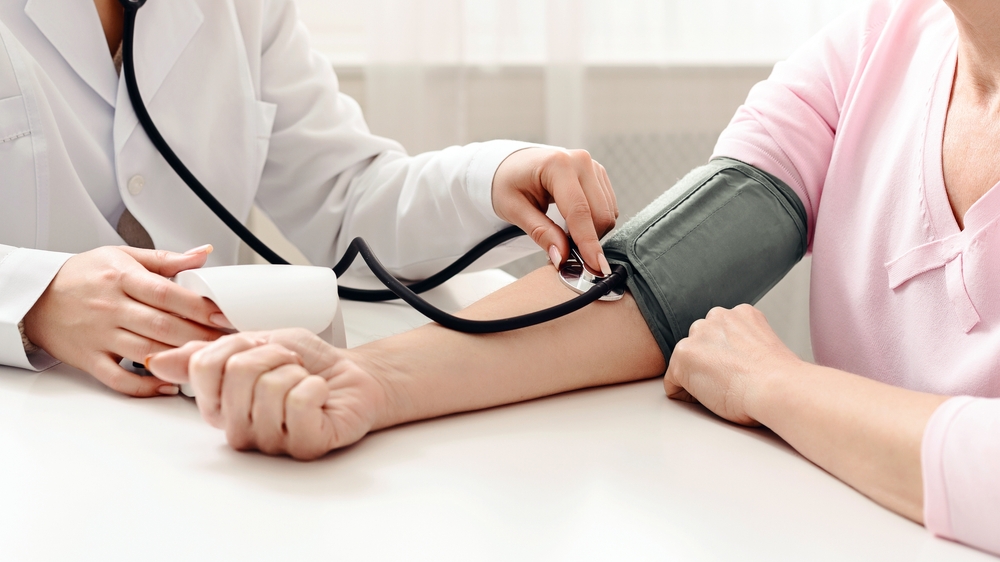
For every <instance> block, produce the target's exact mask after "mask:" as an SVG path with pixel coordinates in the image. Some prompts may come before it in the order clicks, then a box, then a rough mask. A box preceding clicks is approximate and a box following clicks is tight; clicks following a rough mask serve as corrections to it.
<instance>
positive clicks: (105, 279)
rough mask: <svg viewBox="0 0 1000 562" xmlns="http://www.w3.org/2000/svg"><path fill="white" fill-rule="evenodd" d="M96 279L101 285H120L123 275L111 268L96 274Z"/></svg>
mask: <svg viewBox="0 0 1000 562" xmlns="http://www.w3.org/2000/svg"><path fill="white" fill-rule="evenodd" d="M97 278H98V280H99V281H100V283H102V284H103V285H111V286H113V285H121V284H122V282H123V281H124V280H125V273H122V272H121V271H120V270H118V269H115V268H113V267H105V268H102V269H101V270H100V271H99V272H98V273H97Z"/></svg>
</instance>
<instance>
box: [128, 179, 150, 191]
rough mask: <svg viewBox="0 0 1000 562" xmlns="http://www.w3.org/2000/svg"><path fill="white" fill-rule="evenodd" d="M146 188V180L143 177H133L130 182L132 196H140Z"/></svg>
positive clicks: (129, 189) (129, 187)
mask: <svg viewBox="0 0 1000 562" xmlns="http://www.w3.org/2000/svg"><path fill="white" fill-rule="evenodd" d="M144 187H146V178H144V177H142V176H132V179H130V180H128V192H129V193H131V194H132V195H139V194H140V193H142V188H144Z"/></svg>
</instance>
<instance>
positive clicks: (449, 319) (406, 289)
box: [119, 0, 628, 334]
mask: <svg viewBox="0 0 1000 562" xmlns="http://www.w3.org/2000/svg"><path fill="white" fill-rule="evenodd" d="M119 1H120V2H121V4H122V6H123V7H124V8H125V29H124V35H123V38H122V68H123V71H124V73H125V84H126V86H127V88H128V95H129V99H130V100H131V102H132V108H133V109H134V110H135V113H136V116H137V117H138V118H139V123H140V124H141V125H142V128H143V130H145V132H146V135H147V136H148V137H149V140H150V141H152V143H153V146H155V147H156V149H157V150H158V151H159V152H160V154H161V155H162V156H163V158H164V159H165V160H166V161H167V163H168V164H170V167H171V168H173V170H174V171H175V172H176V173H177V175H178V176H180V178H181V179H182V180H183V181H184V183H185V184H187V186H188V187H189V188H191V191H193V192H194V194H195V195H197V196H198V198H199V199H201V201H202V202H203V203H205V205H207V206H208V208H209V209H211V210H212V212H213V213H215V215H216V216H217V217H219V219H220V220H221V221H222V222H224V223H225V224H226V226H227V227H229V229H230V230H232V231H233V233H234V234H236V235H237V236H238V237H239V238H240V240H242V241H243V242H244V243H246V245H247V246H249V247H250V249H252V250H253V251H255V252H257V254H259V255H260V256H261V257H262V258H264V259H265V260H267V261H268V262H269V263H271V264H275V265H288V262H287V261H285V260H284V259H283V258H282V257H281V256H279V255H278V254H277V253H275V252H274V251H273V250H271V249H270V248H269V247H267V245H266V244H264V243H263V242H261V241H260V239H258V238H257V237H256V236H255V235H254V234H253V233H252V232H250V230H249V229H248V228H247V227H246V226H244V225H243V223H241V222H240V221H239V220H237V219H236V217H234V216H233V215H232V214H231V213H230V212H229V211H228V210H227V209H226V208H225V207H224V206H223V205H222V203H220V202H219V200H218V199H216V198H215V196H213V195H212V194H211V193H210V192H209V191H208V190H207V189H206V188H205V186H203V185H202V184H201V182H199V181H198V178H196V177H195V176H194V174H192V173H191V171H190V170H188V169H187V166H185V165H184V163H183V162H181V160H180V158H178V157H177V155H176V154H174V151H173V150H172V149H171V148H170V145H169V144H167V141H166V140H164V138H163V136H162V135H160V132H159V130H158V129H157V128H156V125H155V124H153V120H152V118H151V117H150V116H149V112H148V111H147V110H146V104H145V103H144V102H143V100H142V96H141V95H140V94H139V86H138V84H137V82H136V78H135V59H134V58H133V42H134V39H135V18H136V14H137V13H138V11H139V8H141V7H142V6H143V5H144V4H145V3H146V0H119ZM519 236H524V232H522V231H521V230H520V229H519V228H517V227H514V226H512V227H509V228H506V229H504V230H501V231H500V232H498V233H496V234H494V235H493V236H490V237H489V238H487V239H486V240H484V241H482V242H481V243H479V244H478V245H476V246H475V247H474V248H472V249H471V250H469V252H468V253H466V254H465V255H464V256H462V257H461V258H459V259H458V261H456V262H455V263H453V264H451V265H450V266H448V267H447V268H445V269H443V270H442V271H440V272H438V273H437V274H435V275H433V276H431V277H429V278H427V279H425V280H423V281H418V282H416V283H412V284H410V285H404V284H403V283H401V282H400V281H399V280H398V279H396V278H395V277H393V276H392V274H391V273H389V272H388V271H387V270H386V269H385V267H384V266H383V265H382V263H381V262H379V260H378V258H377V257H376V256H375V254H374V252H372V250H371V248H370V247H369V246H368V244H367V243H366V242H365V241H364V240H363V239H362V238H355V239H354V240H353V241H352V242H351V244H350V246H348V248H347V252H346V253H345V254H344V257H343V258H341V259H340V261H339V262H338V263H337V265H336V266H335V267H334V268H333V271H334V273H335V274H336V275H337V278H338V279H339V278H340V277H341V276H343V274H344V273H345V272H346V271H347V269H348V268H349V267H350V266H351V264H352V263H353V262H354V260H355V258H357V256H358V255H359V254H360V255H361V257H362V259H364V261H365V263H366V264H368V267H369V269H371V271H372V273H374V274H375V277H377V278H378V280H379V281H381V282H382V283H383V284H384V285H385V286H386V287H388V289H389V290H363V289H352V288H349V287H339V288H338V293H339V295H340V297H341V298H343V299H346V300H355V301H365V302H382V301H388V300H394V299H397V298H398V299H402V300H403V301H405V302H406V303H407V304H409V305H410V306H412V307H413V308H414V309H416V310H417V311H418V312H420V313H421V314H423V315H424V316H426V317H427V318H430V319H431V320H433V321H435V322H437V323H438V324H440V325H442V326H444V327H445V328H449V329H451V330H455V331H459V332H465V333H470V334H488V333H498V332H507V331H511V330H519V329H521V328H527V327H530V326H536V325H538V324H543V323H545V322H550V321H552V320H555V319H557V318H562V317H563V316H566V315H568V314H572V313H573V312H576V311H577V310H580V309H581V308H583V307H585V306H587V305H589V304H591V303H593V302H596V301H598V300H602V301H617V300H619V299H621V298H622V297H623V296H624V295H625V279H626V277H627V275H628V273H627V271H626V269H625V268H624V267H622V266H620V265H616V266H614V267H613V268H612V273H611V275H608V276H607V277H602V276H601V275H600V274H598V273H596V272H594V271H592V270H590V268H588V267H587V266H586V264H584V261H583V259H582V258H581V257H580V255H579V252H578V251H577V250H576V248H575V247H574V248H572V251H571V253H570V256H569V258H568V259H567V260H566V262H565V263H564V264H563V265H562V266H561V267H560V269H559V277H560V279H561V280H562V282H563V283H564V284H565V285H566V286H567V287H569V288H571V289H572V290H573V291H575V292H576V293H578V294H579V296H577V297H575V298H573V299H571V300H569V301H567V302H565V303H562V304H560V305H557V306H553V307H551V308H547V309H545V310H540V311H538V312H532V313H530V314H525V315H522V316H516V317H514V318H504V319H500V320H467V319H465V318H459V317H457V316H453V315H451V314H448V313H447V312H444V311H443V310H440V309H438V308H436V307H434V306H433V305H431V304H430V303H428V302H427V301H426V300H424V299H422V298H420V296H418V295H419V294H420V293H423V292H426V291H429V290H431V289H433V288H435V287H437V286H439V285H441V284H443V283H444V282H446V281H448V280H449V279H451V278H452V277H454V276H455V275H457V274H459V273H460V272H462V271H463V270H464V269H466V268H467V267H469V266H470V265H472V263H473V262H474V261H476V260H477V259H479V258H480V257H482V256H483V255H484V254H486V253H487V252H488V251H490V250H492V249H493V248H495V247H497V246H499V245H500V244H503V243H504V242H507V241H509V240H512V239H514V238H517V237H519Z"/></svg>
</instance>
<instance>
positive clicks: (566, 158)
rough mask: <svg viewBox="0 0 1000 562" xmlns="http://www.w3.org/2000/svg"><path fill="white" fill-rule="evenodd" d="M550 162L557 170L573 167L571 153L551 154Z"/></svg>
mask: <svg viewBox="0 0 1000 562" xmlns="http://www.w3.org/2000/svg"><path fill="white" fill-rule="evenodd" d="M551 162H552V164H554V165H555V166H557V167H559V168H572V167H573V156H572V152H566V151H562V150H557V151H556V152H554V153H553V154H552V156H551Z"/></svg>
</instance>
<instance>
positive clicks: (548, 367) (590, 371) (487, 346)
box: [356, 266, 666, 429]
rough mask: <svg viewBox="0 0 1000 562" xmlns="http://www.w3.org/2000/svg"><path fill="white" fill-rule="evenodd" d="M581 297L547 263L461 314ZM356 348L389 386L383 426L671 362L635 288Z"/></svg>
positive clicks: (640, 372)
mask: <svg viewBox="0 0 1000 562" xmlns="http://www.w3.org/2000/svg"><path fill="white" fill-rule="evenodd" d="M573 296H574V294H573V293H572V292H571V291H570V290H569V289H567V288H566V287H565V286H563V285H562V284H561V283H560V282H559V280H558V278H557V277H556V274H555V271H554V269H553V268H552V267H551V266H548V267H544V268H542V269H540V270H538V271H535V272H534V273H532V274H530V275H528V276H527V277H525V278H524V279H521V280H520V281H517V282H516V283H514V284H512V285H511V286H509V287H507V288H505V289H502V290H500V291H498V292H496V293H494V294H492V295H490V296H489V297H487V298H485V299H483V300H482V301H480V302H478V303H476V304H475V305H473V306H471V307H470V308H469V309H467V310H466V311H464V312H463V313H462V316H464V317H467V318H475V319H489V318H504V317H510V316H517V315H520V314H524V313H527V312H533V311H536V310H539V309H542V308H547V307H549V306H552V305H555V304H558V303H560V302H564V301H566V300H568V299H570V298H572V297H573ZM356 351H357V353H358V356H357V360H358V361H359V363H362V365H361V366H362V367H363V368H365V369H367V370H369V372H372V373H378V375H379V376H380V377H381V380H383V381H384V383H385V384H386V387H387V393H388V396H389V402H390V404H389V405H390V407H389V408H388V409H387V412H386V413H385V415H384V416H383V417H382V419H380V420H379V422H378V423H377V425H376V429H377V428H383V427H388V426H392V425H397V424H400V423H405V422H408V421H413V420H419V419H425V418H431V417H436V416H442V415H447V414H451V413H456V412H463V411H469V410H478V409H482V408H489V407H492V406H498V405H501V404H509V403H512V402H520V401H523V400H530V399H532V398H538V397H541V396H547V395H551V394H557V393H560V392H566V391H570V390H576V389H580V388H586V387H591V386H600V385H608V384H615V383H621V382H627V381H634V380H639V379H645V378H651V377H655V376H658V375H661V374H663V372H664V370H665V369H666V367H665V363H664V359H663V355H662V353H661V352H660V349H659V347H657V345H656V341H655V340H654V339H653V336H652V334H650V332H649V329H648V328H647V326H646V323H645V321H644V320H643V318H642V315H641V314H640V312H639V309H638V307H637V306H636V304H635V301H634V300H632V298H631V296H629V295H626V297H625V298H624V299H623V300H621V301H618V302H611V303H608V302H598V303H595V304H593V305H590V306H587V307H586V308H584V309H583V310H581V311H579V312H576V313H574V314H572V315H570V316H568V317H566V318H563V319H560V320H557V321H554V322H549V323H546V324H542V325H540V326H536V327H533V328H527V329H524V330H518V331H514V332H507V333H503V334H490V335H469V334H462V333H458V332H453V331H451V330H447V329H444V328H441V327H440V326H437V325H431V326H425V327H423V328H420V329H418V330H414V331H412V332H408V333H406V334H402V335H400V336H396V337H392V338H388V339H385V340H381V341H378V342H374V343H372V344H369V345H366V346H363V347H361V348H358V349H357V350H356ZM437 351H439V352H437Z"/></svg>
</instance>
